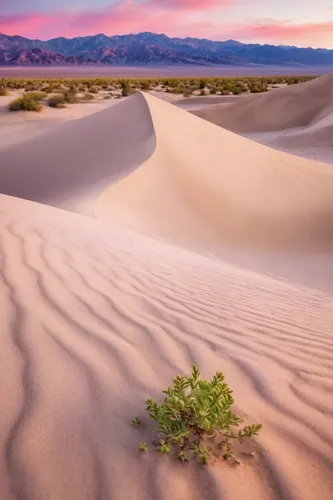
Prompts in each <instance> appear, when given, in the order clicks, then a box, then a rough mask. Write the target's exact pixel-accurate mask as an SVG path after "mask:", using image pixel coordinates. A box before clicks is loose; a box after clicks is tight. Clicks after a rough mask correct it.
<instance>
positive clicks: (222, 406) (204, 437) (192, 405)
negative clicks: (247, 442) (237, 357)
mask: <svg viewBox="0 0 333 500" xmlns="http://www.w3.org/2000/svg"><path fill="white" fill-rule="evenodd" d="M199 376H200V371H199V368H198V367H197V366H195V365H193V367H192V375H191V377H185V376H181V375H177V376H176V378H175V379H174V380H173V386H171V387H168V389H166V390H165V391H163V393H164V394H165V395H166V396H165V398H164V400H163V401H162V403H157V402H156V401H154V400H153V399H148V400H147V401H146V405H147V407H146V410H147V411H148V413H149V417H150V418H151V419H152V420H154V421H155V422H156V424H157V434H158V441H157V442H156V441H154V446H155V448H156V449H157V451H159V452H160V453H161V454H162V455H168V454H169V453H170V452H171V451H175V452H176V454H177V457H178V459H179V460H181V461H182V462H185V461H188V460H190V458H191V457H197V459H198V460H199V462H200V463H202V464H207V463H208V459H209V457H210V456H211V455H215V456H218V457H220V458H223V459H224V460H227V459H228V458H231V457H233V458H234V455H233V451H232V446H231V441H232V440H233V439H236V440H238V441H239V442H240V443H243V442H244V439H246V438H249V437H251V436H254V435H257V433H258V431H259V430H260V429H261V427H262V426H261V424H257V425H256V424H255V425H249V426H246V427H243V428H242V429H239V430H238V431H236V430H235V429H234V428H235V427H238V426H239V425H240V424H241V423H242V422H243V419H242V418H241V417H237V416H236V415H234V414H233V413H232V411H231V407H232V405H233V404H234V399H233V397H232V395H231V394H232V391H231V390H230V389H229V387H228V385H227V384H226V383H225V382H224V376H223V374H222V373H219V372H217V373H216V374H215V375H214V377H213V378H212V380H211V381H208V380H199ZM132 424H133V425H134V426H135V427H139V426H140V425H141V420H140V419H139V418H138V417H136V418H135V419H133V421H132ZM139 449H141V451H146V449H147V446H146V443H145V442H142V443H141V444H140V446H139Z"/></svg>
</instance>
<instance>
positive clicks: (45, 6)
mask: <svg viewBox="0 0 333 500" xmlns="http://www.w3.org/2000/svg"><path fill="white" fill-rule="evenodd" d="M142 31H152V32H154V33H165V34H166V35H168V36H176V37H186V36H191V37H199V38H210V39H212V40H227V39H230V38H233V39H235V40H239V41H241V42H245V43H262V44H264V43H268V44H274V45H296V46H298V47H323V48H332V49H333V0H93V1H92V0H0V33H5V34H7V35H21V36H25V37H28V38H34V39H35V38H38V39H41V40H47V39H50V38H54V37H58V36H65V37H67V38H73V37H76V36H87V35H95V34H97V33H104V34H106V35H109V36H111V35H122V34H128V33H139V32H142Z"/></svg>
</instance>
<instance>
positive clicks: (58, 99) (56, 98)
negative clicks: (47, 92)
mask: <svg viewBox="0 0 333 500" xmlns="http://www.w3.org/2000/svg"><path fill="white" fill-rule="evenodd" d="M48 105H49V106H50V108H65V107H66V105H65V96H64V94H56V95H52V96H51V97H50V98H49V100H48Z"/></svg>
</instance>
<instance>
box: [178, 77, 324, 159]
mask: <svg viewBox="0 0 333 500" xmlns="http://www.w3.org/2000/svg"><path fill="white" fill-rule="evenodd" d="M245 99H246V100H242V101H240V100H234V101H230V102H229V103H227V104H224V103H223V102H216V103H214V104H212V105H211V106H206V104H207V101H206V102H205V103H203V105H202V106H200V107H195V109H191V112H192V113H193V114H195V115H196V116H200V117H201V118H204V119H205V120H208V121H210V122H212V123H215V124H216V125H219V126H221V127H223V128H226V129H228V130H231V131H233V132H237V133H240V134H242V135H244V136H246V137H248V138H250V139H253V140H255V141H257V142H260V143H262V144H265V145H268V146H270V147H272V148H275V149H278V150H282V151H285V152H290V153H292V154H295V155H298V156H303V157H306V158H310V159H314V160H320V161H324V162H327V163H333V140H332V130H333V73H329V74H327V75H325V76H322V77H320V78H317V79H315V80H312V81H309V82H305V83H300V84H298V85H292V86H289V87H287V88H282V89H276V90H274V92H269V93H267V94H256V95H247V96H245ZM179 104H180V105H182V104H181V103H179ZM183 106H184V107H186V103H185V102H184V103H183Z"/></svg>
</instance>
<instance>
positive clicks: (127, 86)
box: [121, 80, 132, 97]
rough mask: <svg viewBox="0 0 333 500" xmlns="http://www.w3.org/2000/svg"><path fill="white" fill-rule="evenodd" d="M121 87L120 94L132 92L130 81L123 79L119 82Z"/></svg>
mask: <svg viewBox="0 0 333 500" xmlns="http://www.w3.org/2000/svg"><path fill="white" fill-rule="evenodd" d="M121 87H122V95H123V96H124V97H127V96H129V95H130V94H131V93H132V87H131V86H130V83H129V82H128V81H127V80H123V81H122V82H121Z"/></svg>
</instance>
